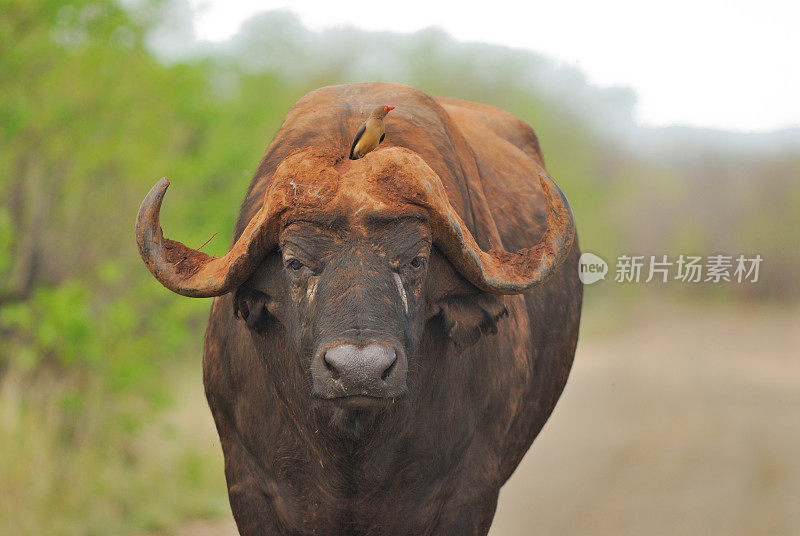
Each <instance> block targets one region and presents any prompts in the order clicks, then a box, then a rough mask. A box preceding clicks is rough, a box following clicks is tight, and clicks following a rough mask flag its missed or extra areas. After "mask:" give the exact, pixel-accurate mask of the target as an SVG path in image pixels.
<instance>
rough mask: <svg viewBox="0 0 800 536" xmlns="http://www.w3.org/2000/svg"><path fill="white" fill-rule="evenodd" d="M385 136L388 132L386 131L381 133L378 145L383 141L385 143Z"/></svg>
mask: <svg viewBox="0 0 800 536" xmlns="http://www.w3.org/2000/svg"><path fill="white" fill-rule="evenodd" d="M385 137H386V132H384V133H383V134H381V139H379V140H378V145H380V144H381V143H383V138H385Z"/></svg>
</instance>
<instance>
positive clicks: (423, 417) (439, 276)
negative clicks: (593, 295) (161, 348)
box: [204, 83, 582, 536]
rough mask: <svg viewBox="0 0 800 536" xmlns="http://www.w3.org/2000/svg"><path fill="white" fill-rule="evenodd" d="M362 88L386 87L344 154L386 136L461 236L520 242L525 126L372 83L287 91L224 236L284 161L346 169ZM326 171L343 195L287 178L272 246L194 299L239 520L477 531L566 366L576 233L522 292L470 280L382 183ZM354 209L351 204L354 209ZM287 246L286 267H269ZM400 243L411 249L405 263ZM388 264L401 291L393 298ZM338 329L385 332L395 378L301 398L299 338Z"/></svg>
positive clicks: (303, 344)
mask: <svg viewBox="0 0 800 536" xmlns="http://www.w3.org/2000/svg"><path fill="white" fill-rule="evenodd" d="M376 101H379V102H392V103H397V104H398V108H397V110H396V111H395V112H394V114H395V115H393V124H392V136H391V138H390V137H387V138H386V140H385V142H384V144H383V145H382V146H381V148H379V149H377V150H376V151H373V152H372V153H370V154H369V155H367V156H366V157H365V158H364V159H362V160H359V161H356V162H358V163H359V164H358V165H373V166H374V172H375V173H376V175H375V176H379V175H380V173H381V171H380V165H379V164H381V163H386V162H390V161H391V160H392V159H389V160H386V158H388V157H389V156H392V158H395V157H396V156H397V155H402V154H404V153H403V152H402V151H400V152H397V149H394V150H391V149H387V148H389V147H403V148H406V149H408V150H410V151H413V153H416V154H417V155H419V156H420V157H421V158H422V160H424V162H425V163H426V164H427V165H428V166H430V168H432V169H433V171H434V172H435V173H436V174H438V176H439V177H440V178H441V182H442V187H443V188H444V189H445V191H446V193H447V198H448V200H449V202H450V204H451V205H452V207H453V208H454V210H455V211H456V212H457V213H458V214H459V215H460V216H461V218H462V219H463V220H464V222H465V225H466V226H467V227H468V228H469V230H470V231H471V233H472V234H473V236H474V237H475V239H476V241H477V242H478V244H479V245H480V246H481V248H483V249H484V250H488V249H490V248H493V247H503V248H504V249H506V250H511V251H515V250H518V249H522V248H526V247H530V246H531V245H532V244H535V243H536V242H537V241H538V240H539V238H540V237H541V235H542V233H543V232H544V230H545V229H544V226H545V224H546V223H545V222H546V220H547V207H546V205H545V201H544V196H543V194H542V192H541V187H540V185H539V182H538V180H537V179H536V177H537V174H538V173H540V172H544V161H543V158H542V154H541V151H540V149H539V144H538V141H537V140H536V136H535V134H534V133H533V131H532V130H531V129H530V127H528V126H527V125H525V124H524V123H523V122H521V121H519V120H518V119H516V118H513V117H512V116H510V115H509V114H507V113H505V112H502V111H500V110H497V109H494V108H491V107H488V106H484V105H477V104H473V103H465V102H462V101H455V100H452V99H439V98H432V97H430V96H428V95H426V94H424V93H422V92H420V91H418V90H415V89H413V88H409V87H407V86H399V85H393V84H377V83H376V84H359V85H347V86H334V87H329V88H323V89H320V90H317V91H315V92H312V93H310V94H309V95H307V96H305V97H303V98H302V99H301V100H300V101H298V103H297V104H296V105H295V106H294V107H293V108H292V109H291V110H290V111H289V113H288V115H287V117H286V120H285V121H284V124H283V126H282V127H281V129H280V130H279V132H278V133H277V135H276V136H275V139H274V140H273V142H272V144H271V145H270V147H269V149H268V150H267V154H266V156H265V157H264V159H263V160H262V162H261V166H260V167H259V170H258V171H257V173H256V175H255V177H254V178H253V181H252V183H251V185H250V190H249V192H248V195H247V197H246V198H245V201H244V203H243V205H242V210H241V213H240V218H239V223H238V224H237V228H236V233H235V236H236V237H238V236H239V235H240V234H241V233H242V232H243V230H244V228H245V226H246V224H247V223H248V221H249V220H250V219H251V218H252V216H253V215H254V214H255V213H256V211H257V210H258V209H259V208H260V205H261V203H262V202H263V200H264V194H265V192H266V191H267V187H268V185H269V184H270V181H271V180H273V178H274V176H275V178H277V177H278V176H280V177H281V180H284V179H286V177H288V176H289V175H291V174H293V176H296V177H298V178H301V179H303V184H306V185H310V186H312V187H313V186H314V185H315V184H316V181H315V179H314V178H313V177H314V176H316V177H317V178H318V179H319V181H321V182H322V183H325V184H327V183H328V182H327V181H329V180H330V181H333V180H334V178H336V180H337V181H340V180H349V179H343V177H347V176H348V175H347V167H348V166H350V165H351V161H349V160H347V159H346V153H345V152H346V150H347V148H348V146H349V142H350V139H349V136H350V135H351V134H352V132H353V131H354V129H355V127H357V126H358V125H359V124H360V123H361V122H363V121H364V117H365V115H366V110H360V109H356V108H353V107H352V105H351V104H350V103H356V102H376ZM308 147H311V148H314V149H303V148H308ZM381 155H383V156H381ZM320 159H322V160H320ZM320 161H323V164H320V163H319V162H320ZM314 162H316V164H314ZM371 162H372V163H373V164H370V163H371ZM310 163H311V164H310ZM279 165H280V166H281V170H279V169H278V168H279ZM352 165H356V164H355V163H353V164H352ZM381 165H382V164H381ZM387 165H388V164H387ZM401 168H402V166H401ZM325 170H329V171H325ZM330 170H332V171H330ZM395 171H396V172H399V171H402V170H401V169H396V170H395ZM287 174H288V175H287ZM389 175H394V173H389V174H388V175H387V177H388V176H389ZM330 184H331V189H330V190H325V192H327V193H330V195H331V196H333V197H336V198H337V199H339V201H341V200H342V199H344V198H342V197H340V194H339V192H344V193H347V195H346V196H345V197H346V198H347V201H346V202H343V201H342V202H337V203H326V204H325V205H324V206H325V207H327V208H326V209H325V210H320V208H319V207H318V206H315V207H310V206H309V210H307V211H306V212H305V213H304V212H303V206H304V205H303V196H300V197H299V198H298V199H297V200H296V202H295V200H294V199H292V200H290V201H291V203H289V204H290V205H291V206H293V208H294V216H293V218H294V219H292V220H287V219H284V221H282V222H281V226H280V228H279V229H278V230H277V232H278V233H279V238H278V242H279V244H280V245H281V248H280V249H279V250H276V251H274V252H272V253H271V254H270V255H268V256H267V257H266V258H265V259H264V260H263V261H262V263H261V265H260V266H259V267H258V269H256V271H255V272H254V273H253V275H252V276H251V277H250V279H249V280H248V281H246V282H245V283H244V284H242V285H241V286H240V287H239V288H238V289H237V291H236V292H233V293H231V294H227V295H225V296H222V297H220V298H217V299H215V301H214V305H213V307H212V312H211V317H210V320H209V324H208V330H207V332H206V348H205V355H204V381H205V386H206V394H207V397H208V401H209V405H210V407H211V410H212V413H213V415H214V419H215V422H216V425H217V429H218V431H219V435H220V439H221V442H222V447H223V451H224V454H225V473H226V478H227V481H228V486H229V495H230V501H231V508H232V510H233V514H234V517H235V519H236V522H237V525H238V527H239V531H240V533H241V534H243V535H246V536H254V535H272V534H287V535H288V534H293V535H295V534H296V535H301V534H302V535H305V534H309V535H310V534H320V535H343V534H347V535H382V536H388V535H401V534H402V535H420V534H437V535H459V536H461V535H484V534H486V533H487V532H488V529H489V526H490V524H491V520H492V517H493V515H494V510H495V507H496V501H497V496H498V492H499V489H500V487H501V486H502V484H503V483H504V482H505V481H506V479H507V478H508V477H509V476H510V475H511V473H512V472H513V470H514V468H515V467H516V466H517V464H518V463H519V461H520V459H521V458H522V456H523V455H524V453H525V451H526V450H527V449H528V447H529V445H530V444H531V442H532V441H533V439H534V438H535V437H536V435H537V434H538V433H539V430H540V429H541V427H542V426H543V425H544V422H545V421H546V419H547V418H548V416H549V415H550V413H551V412H552V410H553V407H554V406H555V403H556V401H557V399H558V397H559V395H560V393H561V391H562V389H563V387H564V384H565V382H566V379H567V375H568V373H569V369H570V366H571V364H572V358H573V355H574V350H575V345H576V342H577V335H578V323H579V319H580V307H581V295H582V288H581V286H580V283H579V281H578V278H577V257H578V247H577V242H576V243H575V244H574V245H573V249H572V252H571V254H570V255H569V257H568V259H567V261H566V262H565V263H564V264H563V265H562V267H561V268H560V269H559V270H558V271H557V272H556V273H555V275H554V276H553V277H552V278H550V279H549V280H548V281H547V282H546V283H544V284H543V285H541V286H540V287H538V288H536V289H535V290H533V291H531V292H528V293H526V294H523V295H516V296H497V295H493V294H487V293H485V292H483V291H480V290H479V289H477V288H475V287H474V286H473V285H471V284H470V283H469V282H467V281H466V280H465V279H464V278H463V277H462V276H461V275H460V274H458V272H457V271H456V270H454V268H453V266H452V265H451V264H450V262H449V261H448V260H447V258H446V257H445V256H444V255H442V254H441V253H440V252H439V251H438V249H437V248H436V247H431V242H430V238H429V237H430V235H431V233H432V232H434V231H435V230H431V229H430V223H429V222H427V221H426V220H425V216H424V214H417V213H413V210H412V209H413V205H412V204H409V203H407V202H399V203H397V204H396V205H395V206H394V207H393V210H389V211H386V210H383V209H382V208H381V206H379V204H377V205H376V204H375V200H376V199H379V200H380V198H381V197H382V196H383V195H387V192H388V193H391V192H392V191H393V189H392V188H388V189H380V191H375V192H364V194H365V197H363V198H360V197H359V196H357V195H354V192H355V193H357V190H354V189H353V188H345V187H344V186H341V187H337V186H334V185H333V183H330ZM334 190H335V191H334ZM318 193H319V192H316V194H318ZM344 193H342V194H341V195H344ZM367 194H369V195H367ZM337 196H339V197H337ZM404 203H405V204H404ZM390 205H391V203H390ZM403 207H408V208H407V210H406V211H405V212H404V209H403ZM359 208H365V209H368V210H365V211H364V212H363V214H362V213H359V214H358V215H356V211H357V210H358V209H359ZM301 213H303V214H304V217H298V216H297V214H301ZM387 214H388V216H387ZM368 215H371V217H372V219H369V218H368V217H367V216H368ZM407 215H417V216H419V217H418V218H413V219H408V218H403V216H407ZM391 218H400V219H399V220H398V219H395V220H393V219H391ZM305 219H308V220H313V221H299V220H305ZM289 256H294V257H297V258H299V259H300V260H301V261H302V265H303V267H302V268H301V269H299V270H296V271H294V270H291V269H289V268H287V266H286V263H287V260H289ZM420 256H422V257H424V258H425V260H426V263H425V265H424V267H423V268H415V269H412V268H410V266H411V265H410V264H409V262H410V260H411V259H413V258H416V257H420ZM292 258H293V257H292ZM391 273H400V274H401V276H402V278H403V281H404V283H405V285H406V288H407V290H408V302H409V303H408V309H409V311H408V314H407V315H405V314H403V310H402V306H401V304H400V301H399V298H398V297H397V291H396V289H394V287H393V286H392V285H393V283H392V279H391V277H390V274H391ZM310 296H312V297H313V299H312V298H310ZM354 328H357V329H355V331H354ZM343 333H344V334H348V335H346V336H347V337H355V338H356V339H357V340H358V342H364V341H366V340H380V341H386V340H392V341H395V342H396V344H397V345H400V346H402V347H403V348H405V349H406V350H407V351H408V352H409V371H408V394H407V395H406V396H405V397H403V398H397V399H391V400H389V399H387V402H386V404H385V405H384V406H383V407H381V408H378V409H346V408H342V407H339V406H337V405H336V404H332V403H330V402H328V401H321V400H317V399H315V398H313V397H312V395H311V393H312V385H311V384H312V379H311V374H310V373H309V363H310V360H311V354H312V353H313V352H314V348H316V347H317V346H318V345H320V344H325V343H326V341H331V340H334V339H336V338H337V337H341V336H342V334H343ZM351 333H354V334H351ZM348 340H349V339H348Z"/></svg>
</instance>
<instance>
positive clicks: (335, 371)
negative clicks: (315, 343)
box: [322, 352, 339, 380]
mask: <svg viewBox="0 0 800 536" xmlns="http://www.w3.org/2000/svg"><path fill="white" fill-rule="evenodd" d="M322 362H323V363H324V364H325V370H327V371H328V372H329V373H330V374H331V378H332V379H334V380H338V379H339V370H338V369H337V368H336V367H335V366H334V365H333V363H331V362H330V361H328V353H327V352H325V355H324V356H323V357H322Z"/></svg>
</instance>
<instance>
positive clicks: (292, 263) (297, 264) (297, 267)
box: [286, 259, 304, 272]
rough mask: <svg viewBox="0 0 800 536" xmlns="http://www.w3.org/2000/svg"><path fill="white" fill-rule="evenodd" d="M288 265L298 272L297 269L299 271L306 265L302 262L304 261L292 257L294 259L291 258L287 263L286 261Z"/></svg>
mask: <svg viewBox="0 0 800 536" xmlns="http://www.w3.org/2000/svg"><path fill="white" fill-rule="evenodd" d="M286 266H288V267H289V268H290V269H292V270H294V271H295V272H297V271H298V270H300V269H301V268H302V267H303V266H304V265H303V263H302V262H300V261H298V260H297V259H292V260H290V261H289V262H287V263H286Z"/></svg>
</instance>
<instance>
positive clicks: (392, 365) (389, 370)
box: [381, 352, 397, 381]
mask: <svg viewBox="0 0 800 536" xmlns="http://www.w3.org/2000/svg"><path fill="white" fill-rule="evenodd" d="M392 357H393V358H394V359H392V362H391V363H389V366H388V367H386V370H384V371H383V372H382V373H381V380H382V381H386V380H388V379H389V376H391V375H392V371H393V370H394V368H395V365H396V364H397V354H395V353H394V352H392Z"/></svg>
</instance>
